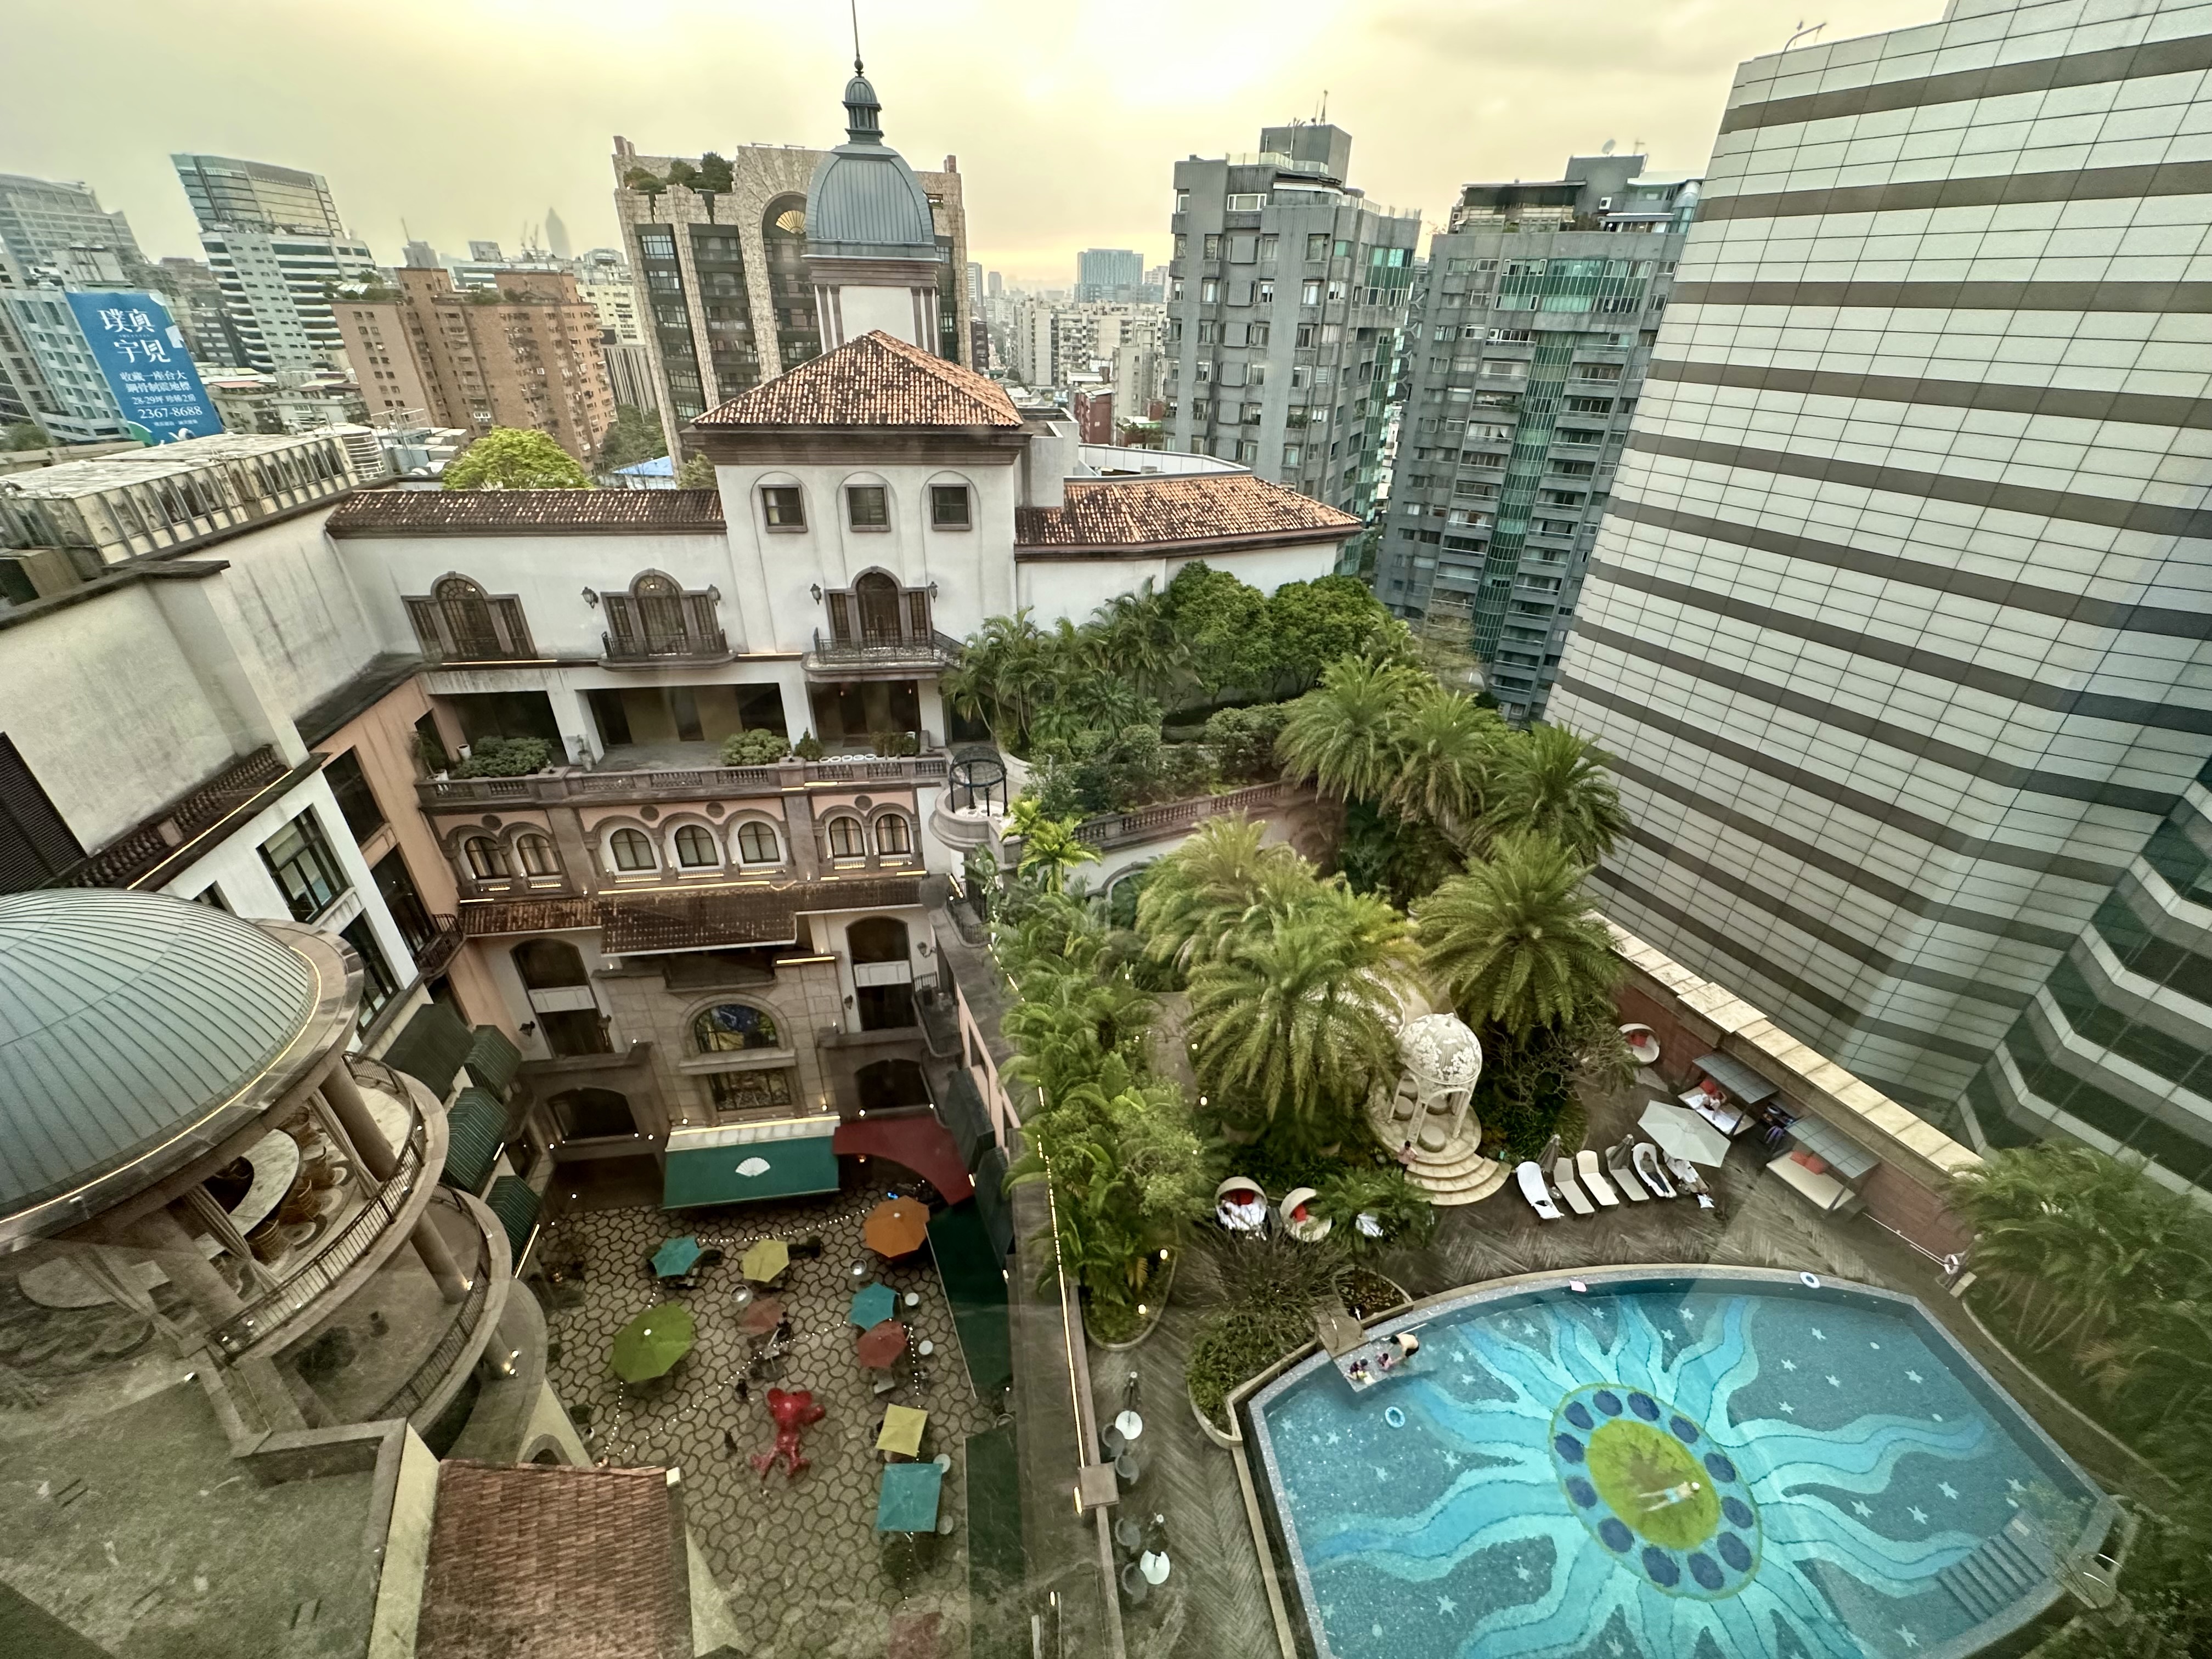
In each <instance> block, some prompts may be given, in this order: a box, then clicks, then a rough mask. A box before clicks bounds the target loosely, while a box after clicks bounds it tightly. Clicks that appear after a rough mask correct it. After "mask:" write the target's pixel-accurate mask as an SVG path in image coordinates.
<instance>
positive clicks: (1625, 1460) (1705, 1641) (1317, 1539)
mask: <svg viewBox="0 0 2212 1659" xmlns="http://www.w3.org/2000/svg"><path fill="white" fill-rule="evenodd" d="M1583 1282H1584V1283H1585V1285H1587V1287H1588V1289H1587V1291H1586V1292H1585V1293H1577V1292H1574V1291H1571V1290H1570V1289H1569V1288H1568V1287H1567V1286H1566V1285H1565V1284H1564V1283H1556V1284H1553V1285H1545V1286H1541V1287H1538V1288H1533V1289H1532V1288H1525V1287H1523V1288H1516V1289H1513V1290H1510V1291H1490V1292H1484V1291H1474V1292H1470V1293H1469V1294H1468V1296H1467V1297H1465V1298H1462V1299H1460V1300H1457V1301H1455V1302H1453V1303H1450V1304H1446V1305H1444V1306H1443V1307H1441V1308H1437V1307H1431V1308H1429V1309H1425V1310H1422V1311H1421V1312H1419V1314H1416V1315H1409V1316H1406V1317H1405V1318H1403V1319H1401V1321H1398V1322H1393V1323H1390V1324H1387V1325H1384V1326H1383V1327H1380V1329H1382V1330H1384V1331H1389V1330H1393V1329H1396V1328H1401V1327H1407V1328H1416V1329H1418V1330H1419V1334H1420V1338H1421V1350H1420V1352H1419V1355H1418V1356H1417V1357H1416V1358H1414V1359H1413V1360H1412V1361H1411V1362H1409V1363H1408V1364H1407V1365H1406V1366H1405V1367H1404V1368H1403V1370H1401V1371H1400V1372H1399V1373H1398V1374H1396V1375H1395V1376H1392V1377H1391V1378H1389V1379H1388V1380H1386V1381H1384V1382H1383V1383H1380V1384H1378V1385H1377V1386H1376V1387H1375V1388H1373V1389H1368V1390H1366V1391H1365V1392H1364V1393H1362V1394H1358V1395H1355V1394H1353V1393H1352V1390H1351V1389H1350V1388H1349V1387H1348V1386H1347V1385H1346V1383H1345V1382H1344V1380H1343V1379H1342V1378H1341V1377H1340V1376H1339V1375H1338V1374H1337V1372H1336V1370H1335V1369H1334V1366H1333V1365H1331V1364H1329V1363H1328V1361H1327V1360H1326V1359H1325V1358H1320V1357H1316V1358H1314V1359H1312V1360H1310V1361H1308V1362H1306V1363H1304V1364H1302V1365H1300V1366H1298V1367H1297V1368H1295V1369H1294V1370H1291V1371H1290V1372H1289V1373H1287V1374H1286V1375H1285V1376H1283V1377H1281V1378H1279V1379H1278V1380H1277V1381H1276V1382H1274V1383H1272V1384H1270V1385H1269V1386H1268V1387H1267V1389H1264V1390H1262V1391H1261V1393H1260V1394H1259V1395H1256V1396H1255V1399H1254V1401H1253V1402H1252V1405H1251V1407H1250V1410H1249V1424H1250V1427H1251V1431H1252V1437H1253V1439H1254V1441H1255V1450H1256V1451H1257V1453H1258V1455H1259V1459H1260V1462H1261V1464H1262V1465H1263V1466H1264V1468H1265V1471H1266V1478H1267V1483H1268V1484H1269V1486H1270V1487H1271V1489H1272V1493H1273V1500H1274V1504H1275V1509H1276V1519H1277V1522H1278V1525H1279V1530H1280V1532H1281V1534H1282V1536H1283V1538H1284V1541H1285V1543H1286V1544H1287V1546H1288V1547H1289V1549H1290V1551H1291V1557H1292V1562H1291V1565H1293V1567H1294V1568H1295V1570H1296V1572H1297V1579H1298V1583H1299V1589H1300V1592H1301V1595H1303V1597H1304V1601H1305V1604H1306V1605H1305V1608H1304V1613H1305V1617H1306V1620H1307V1623H1308V1626H1309V1628H1310V1631H1311V1633H1312V1635H1313V1638H1314V1643H1315V1646H1316V1649H1317V1650H1318V1651H1319V1652H1320V1653H1321V1654H1322V1655H1323V1656H1329V1655H1334V1656H1340V1659H1351V1656H1354V1655H1358V1656H1368V1655H1387V1656H1392V1659H1443V1656H1447V1655H1449V1656H1460V1659H1505V1656H1510V1655H1546V1656H1568V1655H1574V1656H1583V1655H1589V1656H1594V1659H1767V1656H1788V1655H1796V1654H1802V1655H1805V1656H1808V1659H1863V1656H1867V1655H1885V1656H1886V1655H1896V1656H1900V1659H1903V1656H1914V1659H1929V1656H1936V1655H1944V1656H1951V1655H1963V1654H1966V1653H1971V1652H1972V1651H1974V1650H1976V1649H1978V1648H1980V1647H1982V1646H1984V1645H1985V1644H1988V1643H1989V1642H1990V1641H1992V1640H1994V1639H1995V1638H1996V1637H1997V1636H1998V1635H1999V1634H2001V1633H2002V1632H2004V1631H2006V1630H2008V1629H2010V1628H2013V1627H2015V1626H2017V1625H2018V1624H2019V1623H2020V1622H2021V1621H2022V1620H2025V1619H2026V1618H2027V1617H2029V1616H2030V1615H2032V1614H2033V1613H2035V1612H2036V1611H2037V1610H2039V1608H2040V1607H2043V1606H2045V1605H2046V1604H2047V1603H2048V1602H2049V1601H2051V1599H2052V1598H2053V1596H2054V1595H2055V1594H2056V1590H2055V1587H2054V1586H2053V1585H2052V1584H2051V1582H2050V1579H2049V1577H2048V1576H2047V1574H2046V1573H2044V1572H2039V1571H2037V1570H2036V1568H2037V1565H2038V1563H2037V1557H2038V1555H2039V1553H2040V1551H2041V1548H2042V1546H2043V1544H2044V1543H2045V1541H2057V1543H2058V1544H2059V1545H2060V1546H2061V1547H2064V1546H2067V1545H2070V1544H2072V1543H2073V1542H2074V1541H2075V1540H2076V1539H2077V1538H2078V1537H2080V1536H2081V1534H2082V1533H2083V1531H2084V1528H2086V1527H2087V1526H2088V1525H2089V1523H2090V1516H2091V1511H2092V1510H2093V1505H2094V1504H2095V1503H2096V1500H2097V1499H2098V1498H2099V1496H2100V1494H2099V1493H2098V1492H2097V1490H2096V1488H2095V1487H2094V1486H2093V1485H2092V1484H2091V1483H2090V1481H2089V1480H2088V1478H2087V1476H2086V1475H2084V1474H2082V1473H2081V1470H2080V1469H2079V1468H2077V1467H2075V1464H2074V1463H2073V1462H2071V1461H2070V1460H2069V1458H2067V1456H2066V1455H2065V1454H2064V1453H2063V1452H2062V1451H2060V1450H2059V1449H2058V1448H2057V1446H2056V1445H2054V1444H2053V1443H2051V1441H2050V1440H2049V1438H2048V1437H2046V1436H2045V1435H2044V1434H2043V1432H2042V1431H2041V1430H2040V1429H2039V1428H2038V1427H2037V1426H2036V1425H2035V1424H2034V1423H2033V1421H2031V1420H2030V1419H2028V1418H2027V1416H2026V1415H2025V1414H2024V1413H2022V1412H2021V1410H2020V1408H2019V1407H2017V1406H2015V1404H2014V1403H2013V1402H2012V1401H2010V1400H2009V1399H2008V1397H2007V1396H2006V1395H2004V1394H2003V1392H2002V1390H2000V1389H1998V1388H1997V1387H1996V1385H1995V1384H1994V1383H1992V1382H1991V1381H1990V1379H1989V1378H1988V1376H1986V1375H1985V1374H1984V1373H1983V1372H1982V1371H1981V1370H1979V1369H1978V1367H1977V1366H1976V1365H1975V1364H1973V1362H1972V1360H1971V1359H1970V1358H1968V1357H1967V1356H1966V1354H1965V1353H1964V1352H1961V1351H1960V1349H1959V1348H1958V1347H1957V1346H1955V1345H1954V1343H1952V1341H1951V1340H1950V1339H1949V1338H1948V1336H1947V1335H1945V1334H1944V1333H1943V1332H1942V1329H1941V1328H1939V1327H1937V1326H1936V1325H1935V1324H1934V1323H1933V1322H1931V1321H1930V1320H1929V1317H1928V1316H1927V1315H1926V1314H1925V1313H1923V1311H1921V1310H1920V1309H1919V1308H1918V1306H1917V1304H1915V1303H1913V1302H1912V1301H1911V1300H1910V1299H1909V1298H1906V1297H1896V1296H1892V1295H1889V1294H1887V1293H1886V1292H1882V1291H1869V1290H1865V1289H1863V1288H1861V1287H1857V1286H1844V1285H1833V1284H1827V1285H1818V1286H1817V1287H1814V1286H1808V1285H1804V1284H1803V1283H1802V1282H1801V1281H1800V1280H1799V1279H1797V1277H1796V1276H1795V1275H1784V1274H1777V1273H1751V1272H1745V1273H1727V1272H1714V1273H1700V1274H1699V1275H1698V1276H1697V1277H1696V1278H1694V1279H1654V1278H1651V1277H1650V1276H1649V1275H1643V1276H1637V1275H1632V1274H1618V1273H1616V1274H1605V1273H1601V1274H1594V1275H1588V1276H1586V1277H1585V1279H1584V1280H1583ZM1391 1407H1396V1408H1397V1409H1396V1410H1395V1411H1392V1410H1390V1408H1391ZM2023 1546H2024V1547H2023ZM2044 1559H2045V1563H2046V1564H2047V1559H2048V1558H2047V1556H2046V1557H2045V1558H2044Z"/></svg>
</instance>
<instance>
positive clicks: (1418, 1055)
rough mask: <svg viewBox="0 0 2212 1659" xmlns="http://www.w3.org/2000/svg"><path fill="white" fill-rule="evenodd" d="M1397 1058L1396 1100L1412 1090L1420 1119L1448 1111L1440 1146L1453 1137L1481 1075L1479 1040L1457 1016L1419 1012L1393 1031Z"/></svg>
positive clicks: (1459, 1127)
mask: <svg viewBox="0 0 2212 1659" xmlns="http://www.w3.org/2000/svg"><path fill="white" fill-rule="evenodd" d="M1398 1057H1399V1058H1400V1059H1401V1060H1404V1061H1405V1063H1406V1076H1405V1080H1404V1081H1403V1082H1402V1083H1401V1084H1400V1085H1399V1089H1398V1092H1399V1096H1400V1097H1401V1100H1402V1099H1403V1098H1404V1097H1405V1096H1406V1095H1407V1094H1411V1095H1412V1096H1413V1103H1415V1105H1416V1106H1417V1108H1418V1109H1419V1112H1420V1113H1421V1115H1423V1116H1425V1117H1428V1118H1441V1117H1444V1116H1447V1115H1449V1118H1450V1119H1451V1131H1450V1133H1449V1135H1448V1136H1447V1137H1446V1138H1445V1144H1447V1145H1449V1143H1450V1142H1452V1141H1455V1140H1456V1139H1459V1134H1460V1131H1461V1129H1462V1127H1464V1125H1465V1124H1466V1122H1467V1111H1468V1103H1469V1102H1471V1101H1472V1100H1473V1099H1474V1084H1475V1079H1477V1078H1479V1077H1480V1076H1481V1075H1482V1044H1481V1043H1480V1042H1478V1041H1477V1040H1476V1038H1475V1035H1474V1032H1473V1031H1471V1030H1468V1028H1467V1023H1466V1022H1465V1021H1464V1020H1462V1019H1461V1018H1459V1017H1458V1016H1457V1015H1456V1014H1424V1015H1423V1016H1422V1017H1421V1018H1419V1019H1416V1020H1413V1021H1411V1022H1410V1023H1408V1024H1407V1025H1406V1027H1405V1028H1404V1029H1403V1030H1401V1031H1400V1032H1399V1033H1398Z"/></svg>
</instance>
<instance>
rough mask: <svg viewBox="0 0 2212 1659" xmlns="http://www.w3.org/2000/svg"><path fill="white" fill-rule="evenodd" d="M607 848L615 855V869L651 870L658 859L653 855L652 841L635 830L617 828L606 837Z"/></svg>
mask: <svg viewBox="0 0 2212 1659" xmlns="http://www.w3.org/2000/svg"><path fill="white" fill-rule="evenodd" d="M607 850H608V851H609V852H611V853H612V854H614V855H615V868H616V869H617V870H651V869H654V868H657V867H658V864H659V861H658V860H656V859H654V857H653V843H652V842H650V841H647V839H646V838H645V836H644V835H643V834H642V833H641V831H639V830H635V829H617V830H616V831H615V832H614V834H612V835H611V836H608V837H607Z"/></svg>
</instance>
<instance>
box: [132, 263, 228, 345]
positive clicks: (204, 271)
mask: <svg viewBox="0 0 2212 1659" xmlns="http://www.w3.org/2000/svg"><path fill="white" fill-rule="evenodd" d="M149 280H150V282H151V283H152V285H153V286H154V287H155V289H159V290H160V291H161V293H163V294H165V295H167V296H168V301H169V314H170V315H171V316H172V317H173V318H175V319H176V322H177V326H178V327H179V328H180V329H182V330H183V331H184V334H185V346H186V348H187V349H189V350H190V351H191V354H192V361H193V362H197V363H200V364H202V365H204V366H205V367H207V368H244V367H245V366H246V354H245V352H244V351H243V350H242V349H240V345H239V342H238V336H237V332H236V331H235V330H234V328H233V327H232V325H231V321H230V313H228V310H226V309H225V307H224V306H223V300H222V283H218V282H217V281H216V275H215V270H214V268H213V267H212V266H210V264H208V263H207V261H206V260H204V259H186V258H178V257H175V256H171V257H169V258H164V259H163V260H162V261H161V263H160V264H157V265H155V267H154V269H153V271H152V273H151V275H150V277H149Z"/></svg>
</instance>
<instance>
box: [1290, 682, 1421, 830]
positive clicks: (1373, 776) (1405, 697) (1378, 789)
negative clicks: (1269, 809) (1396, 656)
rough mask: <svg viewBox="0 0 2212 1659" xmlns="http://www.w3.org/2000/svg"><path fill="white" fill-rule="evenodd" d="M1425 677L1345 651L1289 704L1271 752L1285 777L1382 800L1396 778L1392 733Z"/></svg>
mask: <svg viewBox="0 0 2212 1659" xmlns="http://www.w3.org/2000/svg"><path fill="white" fill-rule="evenodd" d="M1423 683H1424V678H1423V676H1422V675H1421V674H1420V673H1419V671H1418V670H1415V669H1411V668H1407V667H1405V666H1403V665H1397V664H1377V663H1371V662H1368V661H1365V660H1364V659H1360V658H1358V657H1342V658H1340V659H1337V660H1336V661H1335V662H1333V663H1331V664H1330V665H1328V670H1327V671H1325V672H1324V673H1323V674H1322V677H1321V684H1319V685H1318V686H1316V687H1315V688H1314V690H1310V691H1309V692H1307V693H1306V694H1305V696H1303V697H1300V698H1299V699H1298V700H1297V702H1294V703H1292V704H1291V712H1290V716H1289V718H1288V719H1287V720H1285V721H1284V723H1283V734H1282V736H1281V737H1279V738H1277V739H1276V740H1275V752H1276V754H1277V755H1278V756H1279V757H1281V759H1282V762H1283V775H1284V776H1285V777H1286V778H1288V779H1290V780H1291V781H1292V782H1295V783H1303V782H1304V781H1307V780H1308V779H1312V780H1314V781H1316V782H1317V783H1319V784H1320V785H1321V787H1322V788H1323V789H1324V790H1326V791H1328V793H1330V794H1333V795H1340V796H1345V797H1347V798H1355V799H1364V800H1374V799H1380V798H1381V797H1382V796H1383V794H1384V793H1385V792H1386V791H1387V790H1388V789H1389V787H1390V785H1391V783H1392V782H1393V781H1394V780H1395V778H1396V776H1397V750H1396V732H1397V728H1398V725H1399V722H1400V721H1401V719H1402V718H1403V717H1404V715H1405V713H1406V711H1407V708H1408V707H1409V706H1410V705H1411V703H1412V702H1413V698H1414V697H1415V696H1416V695H1417V694H1418V693H1419V690H1420V689H1421V687H1422V684H1423Z"/></svg>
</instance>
